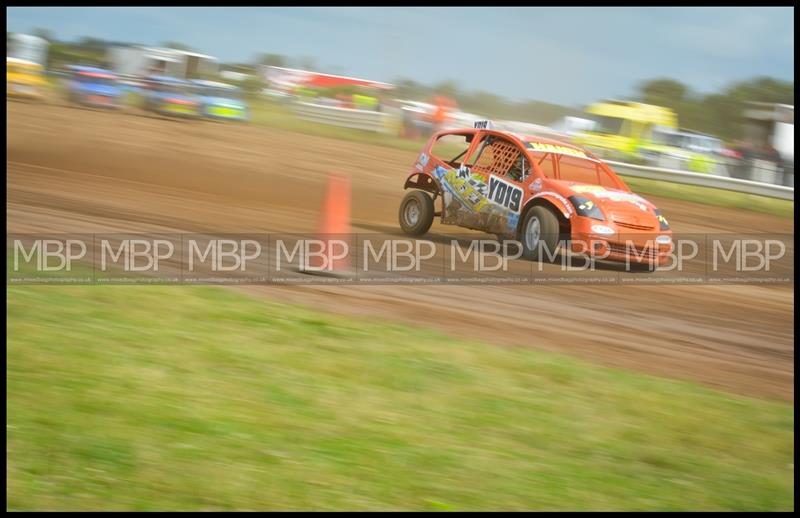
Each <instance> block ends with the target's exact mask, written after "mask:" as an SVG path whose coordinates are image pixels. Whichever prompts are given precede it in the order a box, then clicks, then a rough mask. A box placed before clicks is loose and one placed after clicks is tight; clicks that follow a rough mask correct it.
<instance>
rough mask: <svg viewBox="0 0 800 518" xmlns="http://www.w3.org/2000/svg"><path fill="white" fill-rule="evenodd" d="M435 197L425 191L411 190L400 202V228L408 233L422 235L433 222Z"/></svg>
mask: <svg viewBox="0 0 800 518" xmlns="http://www.w3.org/2000/svg"><path fill="white" fill-rule="evenodd" d="M434 212H435V211H434V208H433V199H432V198H431V197H430V196H428V194H426V193H425V192H423V191H410V192H409V193H408V194H406V195H405V197H404V198H403V201H402V203H400V228H402V229H403V232H405V233H406V234H411V235H412V236H420V235H422V234H424V233H425V232H427V231H428V229H430V228H431V225H432V224H433V213H434Z"/></svg>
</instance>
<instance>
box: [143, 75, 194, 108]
mask: <svg viewBox="0 0 800 518" xmlns="http://www.w3.org/2000/svg"><path fill="white" fill-rule="evenodd" d="M200 102H201V101H200V97H199V96H198V95H197V94H195V93H194V92H193V91H192V83H190V82H188V81H184V80H182V79H176V78H174V77H169V76H159V75H155V76H149V77H148V78H147V80H146V82H145V94H144V109H145V110H147V111H152V112H155V113H159V114H162V115H170V116H176V117H198V116H200Z"/></svg>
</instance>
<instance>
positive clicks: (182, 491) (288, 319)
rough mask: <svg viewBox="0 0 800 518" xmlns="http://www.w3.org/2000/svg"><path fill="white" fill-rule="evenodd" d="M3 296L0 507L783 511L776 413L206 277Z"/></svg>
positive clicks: (780, 420) (789, 412)
mask: <svg viewBox="0 0 800 518" xmlns="http://www.w3.org/2000/svg"><path fill="white" fill-rule="evenodd" d="M7 303H8V310H7V322H8V352H7V392H8V394H7V404H8V414H7V446H6V448H7V450H6V451H7V454H6V458H7V471H6V474H7V482H6V488H7V495H8V496H7V504H6V505H7V508H8V509H14V510H31V509H49V510H65V509H115V510H154V509H165V510H177V509H203V510H213V509H223V510H224V509H239V510H245V509H259V510H277V509H289V510H291V509H317V510H321V509H328V510H331V509H350V510H365V509H377V510H388V509H407V510H426V509H430V510H487V509H502V510H523V509H537V510H541V509H547V510H567V509H577V510H581V509H620V510H656V509H658V510H683V509H704V510H791V509H793V507H794V499H793V482H794V466H793V464H792V463H793V456H794V446H793V437H794V418H793V409H792V407H791V406H790V405H788V404H784V403H778V402H770V401H762V400H755V399H750V398H746V397H740V396H734V395H728V394H723V393H718V392H714V391H711V390H707V389H705V388H702V387H698V386H696V385H694V384H691V383H686V382H678V381H672V380H666V379H661V378H656V377H650V376H645V375H640V374H636V373H629V372H623V371H618V370H613V369H607V368H600V367H597V366H593V365H589V364H585V363H582V362H579V361H576V360H573V359H571V358H566V357H561V356H557V355H552V354H546V353H542V352H537V351H534V350H528V349H519V348H501V347H494V346H490V345H486V344H480V343H473V342H467V341H460V340H456V339H452V338H449V337H445V336H443V335H441V334H438V333H436V332H432V331H427V330H423V329H415V328H409V327H403V326H399V325H388V324H380V323H372V322H365V321H358V320H353V319H346V318H342V317H335V316H328V315H322V314H318V313H315V312H312V311H309V310H306V309H303V308H298V307H292V306H285V305H281V304H278V303H269V302H264V301H261V300H256V299H252V298H249V297H246V296H243V295H240V294H238V293H235V292H233V291H231V290H226V289H221V288H215V287H156V286H103V287H97V286H69V287H67V286H36V287H32V286H13V287H9V288H8V289H7ZM532 345H535V342H533V343H532Z"/></svg>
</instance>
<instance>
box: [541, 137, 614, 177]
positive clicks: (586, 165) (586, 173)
mask: <svg viewBox="0 0 800 518" xmlns="http://www.w3.org/2000/svg"><path fill="white" fill-rule="evenodd" d="M527 147H528V149H529V151H530V152H531V157H532V159H533V162H534V164H536V166H537V167H538V168H539V170H540V171H541V172H542V174H544V176H545V178H553V179H556V180H564V181H568V182H581V183H586V184H591V185H602V186H604V187H614V188H619V187H620V185H619V183H621V181H619V183H618V178H617V177H616V176H615V175H613V173H610V172H609V170H608V169H607V168H606V167H605V166H604V165H603V163H602V162H600V161H599V160H596V159H594V158H591V157H590V156H588V155H586V154H585V153H584V152H583V151H581V150H579V149H574V148H571V147H567V146H557V145H550V144H545V145H542V144H538V143H528V146H527ZM623 185H624V184H623Z"/></svg>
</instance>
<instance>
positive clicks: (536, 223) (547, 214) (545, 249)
mask: <svg viewBox="0 0 800 518" xmlns="http://www.w3.org/2000/svg"><path fill="white" fill-rule="evenodd" d="M558 236H559V228H558V217H556V215H555V214H553V211H551V210H550V209H548V208H547V207H542V206H538V207H533V208H531V209H530V210H529V211H528V212H526V213H525V218H524V219H523V220H522V225H521V226H520V231H519V240H520V241H521V242H522V256H523V257H525V258H526V259H530V260H532V261H537V260H542V259H545V258H548V256H554V255H555V251H556V247H557V246H558Z"/></svg>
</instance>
